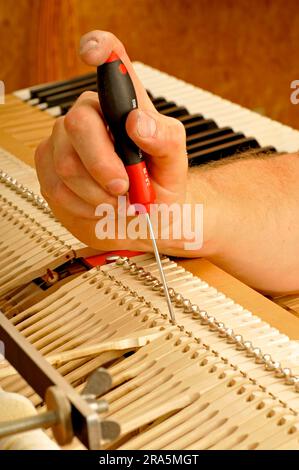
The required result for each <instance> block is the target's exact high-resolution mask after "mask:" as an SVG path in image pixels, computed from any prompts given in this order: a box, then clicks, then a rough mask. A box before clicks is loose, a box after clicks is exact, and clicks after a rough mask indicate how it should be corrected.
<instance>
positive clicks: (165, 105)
mask: <svg viewBox="0 0 299 470" xmlns="http://www.w3.org/2000/svg"><path fill="white" fill-rule="evenodd" d="M173 106H177V104H176V103H175V102H174V101H164V102H162V101H161V102H160V103H155V108H156V110H157V111H159V113H160V112H161V111H163V110H165V109H167V108H172V107H173Z"/></svg>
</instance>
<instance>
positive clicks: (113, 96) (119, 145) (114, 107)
mask: <svg viewBox="0 0 299 470" xmlns="http://www.w3.org/2000/svg"><path fill="white" fill-rule="evenodd" d="M97 78H98V93H99V101H100V104H101V108H102V111H103V114H104V118H105V120H106V122H107V124H108V126H109V129H110V131H111V133H112V135H113V137H114V145H115V151H116V153H117V154H118V155H119V157H120V158H121V159H122V161H123V163H124V165H125V166H128V165H134V164H136V163H140V162H142V161H143V156H142V152H141V150H140V149H139V148H138V147H137V145H136V144H135V143H134V142H133V141H132V140H131V139H130V137H129V136H128V135H127V132H126V126H125V123H126V119H127V116H128V114H129V112H130V111H131V110H132V109H135V108H137V107H138V105H137V97H136V93H135V90H134V86H133V83H132V80H131V78H130V75H129V73H128V71H127V69H126V67H125V65H124V64H123V62H122V61H121V60H120V59H119V58H118V56H116V54H113V53H112V55H111V56H110V58H109V59H108V61H107V62H106V63H104V64H103V65H100V66H99V67H98V69H97Z"/></svg>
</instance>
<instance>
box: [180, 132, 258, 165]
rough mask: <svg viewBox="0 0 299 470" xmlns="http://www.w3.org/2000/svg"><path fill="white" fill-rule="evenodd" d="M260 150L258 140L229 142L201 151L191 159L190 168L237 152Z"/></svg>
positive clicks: (243, 139)
mask: <svg viewBox="0 0 299 470" xmlns="http://www.w3.org/2000/svg"><path fill="white" fill-rule="evenodd" d="M258 148H260V145H259V143H258V142H257V140H256V139H254V138H252V137H249V138H242V139H239V140H237V141H236V142H228V143H226V144H222V145H216V146H215V147H212V148H210V149H206V150H200V151H198V152H195V153H194V154H192V156H191V157H190V158H189V160H188V161H189V166H194V165H200V164H202V163H206V162H208V161H211V160H220V159H221V158H224V157H228V156H232V155H234V154H235V153H237V152H245V151H248V150H253V149H258Z"/></svg>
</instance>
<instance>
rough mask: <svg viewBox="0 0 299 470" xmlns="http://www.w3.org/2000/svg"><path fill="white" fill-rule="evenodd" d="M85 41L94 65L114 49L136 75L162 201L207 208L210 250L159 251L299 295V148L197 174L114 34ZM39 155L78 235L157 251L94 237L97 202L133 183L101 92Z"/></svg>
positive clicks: (138, 132)
mask: <svg viewBox="0 0 299 470" xmlns="http://www.w3.org/2000/svg"><path fill="white" fill-rule="evenodd" d="M80 46H81V48H80V55H81V58H82V60H83V61H84V62H85V63H86V64H88V65H91V66H98V65H100V64H102V63H104V62H105V61H106V59H107V58H108V57H109V55H110V53H111V51H115V52H116V53H117V54H118V55H119V57H120V58H121V60H122V61H123V62H124V64H125V65H126V67H127V69H128V71H129V73H130V76H131V78H132V80H133V82H134V87H135V90H136V93H137V98H138V105H139V109H138V110H133V111H131V112H130V114H129V115H128V118H127V121H126V129H127V133H128V135H129V136H130V137H131V139H132V140H133V141H134V142H135V143H136V144H137V145H138V146H139V147H140V148H141V149H142V151H143V153H144V155H145V156H146V160H147V166H148V169H149V173H150V177H151V181H152V184H153V186H154V190H155V193H156V202H158V203H166V204H168V205H169V204H172V203H174V202H175V203H179V204H184V203H186V202H188V203H189V204H191V205H192V207H194V205H195V204H196V203H202V204H203V205H204V220H203V226H204V243H203V246H202V247H201V248H200V249H199V250H196V251H191V250H188V251H186V250H185V249H184V241H185V240H172V239H170V240H162V239H159V238H158V247H159V250H160V252H163V253H165V254H168V255H173V256H184V257H200V256H204V257H206V258H208V259H210V260H212V261H213V262H215V263H216V264H218V265H219V266H220V267H222V268H223V269H225V270H227V271H228V272H230V273H232V274H233V275H235V276H236V277H238V278H239V279H241V280H242V281H244V282H246V283H247V284H249V285H251V286H253V287H254V288H256V289H258V290H261V291H263V292H265V293H271V294H282V293H284V294H285V293H294V292H298V291H299V261H298V260H299V214H298V211H299V185H298V180H299V158H298V153H297V154H282V155H273V156H266V157H257V156H255V157H253V156H252V155H242V156H241V157H238V158H231V159H228V160H226V161H225V162H224V163H221V164H211V165H205V166H203V167H201V168H192V169H189V170H188V162H187V154H186V136H185V131H184V127H183V125H182V124H181V123H180V122H179V121H177V120H175V119H173V118H169V117H166V116H163V115H161V114H159V113H158V112H157V111H156V110H155V108H154V107H153V105H152V103H151V101H150V99H149V98H148V96H147V93H146V91H145V89H144V88H143V86H142V84H141V83H140V81H139V79H138V77H137V76H136V73H135V71H134V69H133V67H132V64H131V62H130V59H129V58H128V55H127V53H126V51H125V48H124V46H123V45H122V43H121V42H120V41H119V40H118V39H117V38H116V37H115V36H114V35H113V34H111V33H108V32H102V31H92V32H90V33H87V34H85V35H84V36H83V37H82V38H81V44H80ZM35 161H36V168H37V173H38V178H39V181H40V185H41V192H42V195H43V196H44V197H45V199H46V200H47V202H48V203H49V205H50V207H51V209H52V210H53V212H54V214H55V215H56V216H57V217H58V218H59V219H60V220H61V222H62V223H63V224H64V225H65V226H66V227H67V228H68V229H69V230H70V231H71V232H72V233H73V234H74V235H75V236H76V237H77V238H79V239H80V240H82V241H83V242H84V243H86V244H87V245H89V246H92V247H94V248H96V249H99V250H105V251H107V250H116V249H133V250H140V251H152V245H151V241H150V240H130V239H127V240H117V239H115V240H99V239H97V238H96V236H95V225H96V222H97V221H98V218H97V217H96V216H95V208H96V207H97V206H98V205H99V204H100V203H109V204H112V205H113V206H114V207H116V205H117V196H118V195H124V194H126V193H127V191H128V188H129V181H128V176H127V173H126V170H125V168H124V166H123V164H122V162H121V160H120V159H119V157H118V156H117V154H116V153H115V151H114V146H113V142H112V139H111V136H110V134H109V132H108V131H107V128H106V125H105V122H104V120H103V116H102V113H101V109H100V105H99V101H98V97H97V94H96V93H93V92H86V93H83V94H82V95H81V96H80V97H79V98H78V100H77V102H76V103H75V104H74V106H73V107H72V109H71V110H70V111H69V112H68V113H67V115H66V116H65V117H60V118H58V119H57V121H56V123H55V125H54V128H53V132H52V135H51V136H50V137H49V138H48V139H46V140H45V141H43V142H42V143H41V144H40V145H39V147H38V148H37V151H36V155H35ZM130 220H131V219H130V218H129V221H130Z"/></svg>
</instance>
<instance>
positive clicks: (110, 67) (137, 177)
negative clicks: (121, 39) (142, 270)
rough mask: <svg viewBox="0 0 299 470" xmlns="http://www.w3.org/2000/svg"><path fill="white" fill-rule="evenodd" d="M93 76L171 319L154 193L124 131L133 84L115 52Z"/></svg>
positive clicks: (138, 154)
mask: <svg viewBox="0 0 299 470" xmlns="http://www.w3.org/2000/svg"><path fill="white" fill-rule="evenodd" d="M97 79H98V94H99V101H100V104H101V108H102V112H103V115H104V118H105V121H106V123H107V125H108V126H109V130H110V132H111V134H112V135H113V138H114V146H115V151H116V153H117V154H118V156H119V157H120V158H121V160H122V161H123V163H124V165H125V168H126V171H127V173H128V176H129V183H130V185H129V198H130V203H131V204H133V205H134V204H136V205H137V209H136V212H139V213H144V214H145V217H146V220H147V225H148V229H149V232H150V237H151V240H152V243H153V249H154V254H155V258H156V262H157V265H158V268H159V273H160V278H161V281H162V285H163V289H164V294H165V297H166V301H167V306H168V310H169V314H170V318H171V320H172V322H175V315H174V310H173V306H172V303H171V300H170V296H169V291H168V287H167V282H166V278H165V274H164V271H163V268H162V263H161V259H160V255H159V251H158V247H157V243H156V239H155V234H154V230H153V226H152V223H151V219H150V216H149V212H150V206H151V204H152V203H154V200H155V193H154V190H153V187H152V184H151V181H150V178H149V175H148V171H147V167H146V163H145V160H144V157H143V155H142V151H141V149H140V148H138V147H137V145H136V144H135V143H134V142H133V141H132V140H131V139H130V137H129V136H128V134H127V131H126V119H127V116H128V114H129V112H130V111H131V110H132V109H136V108H138V103H137V97H136V93H135V89H134V85H133V82H132V80H131V77H130V75H129V73H128V70H127V68H126V66H125V64H124V63H123V62H122V61H121V60H120V58H119V56H118V55H117V54H116V53H115V52H112V53H111V54H110V56H109V58H108V59H107V60H106V62H105V63H104V64H102V65H100V66H99V67H98V68H97ZM140 208H144V210H143V211H142V209H140Z"/></svg>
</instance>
